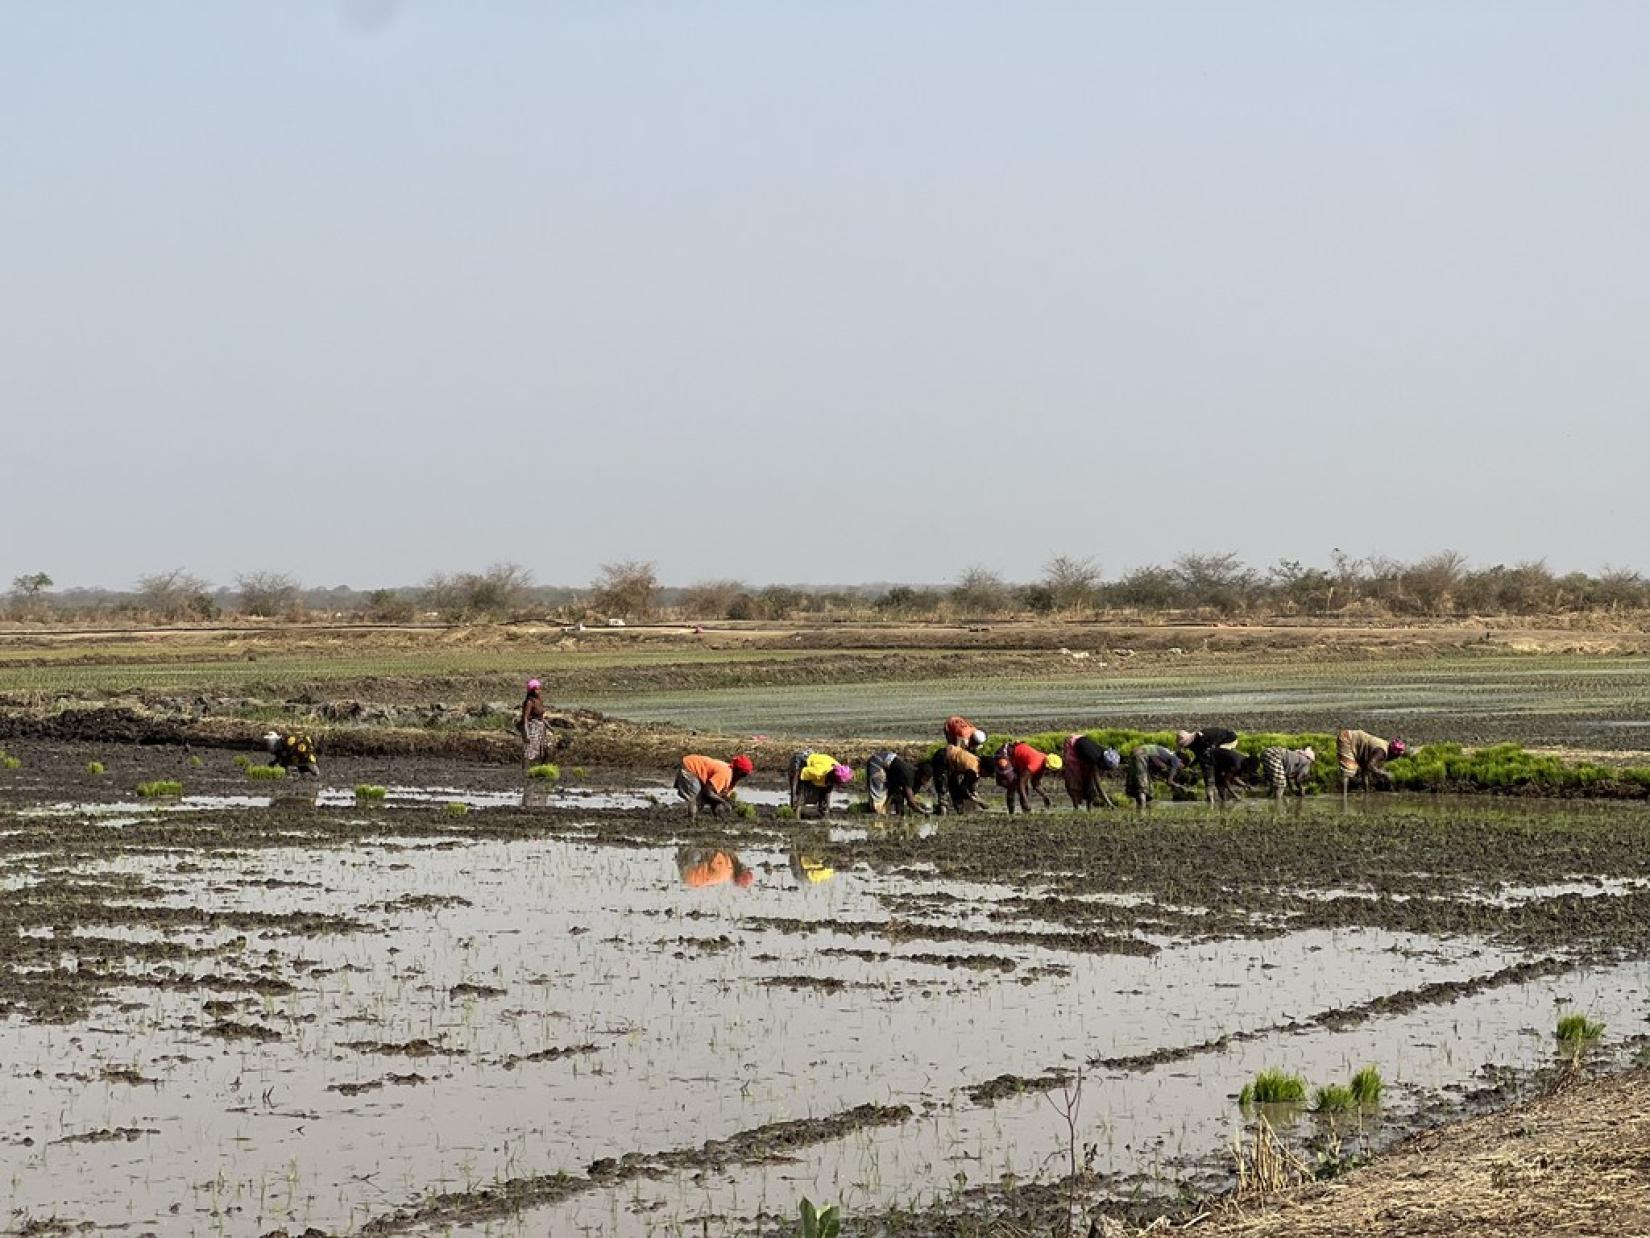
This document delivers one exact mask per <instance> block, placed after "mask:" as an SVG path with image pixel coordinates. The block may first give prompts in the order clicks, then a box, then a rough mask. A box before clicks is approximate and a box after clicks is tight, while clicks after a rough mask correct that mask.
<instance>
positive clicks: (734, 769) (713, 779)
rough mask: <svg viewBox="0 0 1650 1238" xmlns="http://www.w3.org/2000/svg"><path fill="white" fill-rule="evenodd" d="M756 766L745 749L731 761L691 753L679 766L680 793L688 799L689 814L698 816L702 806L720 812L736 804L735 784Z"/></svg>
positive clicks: (714, 813) (716, 812)
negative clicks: (732, 798) (731, 797)
mask: <svg viewBox="0 0 1650 1238" xmlns="http://www.w3.org/2000/svg"><path fill="white" fill-rule="evenodd" d="M755 768H756V766H755V764H754V763H753V762H752V761H751V759H750V758H749V757H748V756H746V755H745V754H744V753H742V752H741V753H740V754H739V755H738V756H736V757H734V758H733V760H731V761H718V760H717V759H716V758H715V757H703V756H700V755H698V754H697V753H690V754H689V755H687V756H685V757H683V758H682V764H681V765H680V766H679V767H678V768H677V770H676V794H677V795H680V796H681V797H682V798H683V799H684V800H686V801H687V806H688V816H690V817H697V816H698V815H699V810H700V809H701V808H708V809H710V811H711V815H712V816H718V815H720V814H721V811H722V809H724V808H731V807H733V804H732V801H731V800H730V799H729V798H728V797H729V796H730V794H731V793H732V791H733V788H734V787H735V786H736V785H738V783H739V780H740V779H741V778H746V777H748V776H749V775H750V772H751V771H752V770H753V769H755Z"/></svg>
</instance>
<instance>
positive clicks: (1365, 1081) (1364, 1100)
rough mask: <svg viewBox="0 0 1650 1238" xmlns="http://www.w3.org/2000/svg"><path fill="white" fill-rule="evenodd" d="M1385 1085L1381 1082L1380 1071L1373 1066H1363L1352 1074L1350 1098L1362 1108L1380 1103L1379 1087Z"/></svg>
mask: <svg viewBox="0 0 1650 1238" xmlns="http://www.w3.org/2000/svg"><path fill="white" fill-rule="evenodd" d="M1384 1086H1385V1085H1384V1084H1383V1083H1382V1082H1381V1072H1380V1071H1379V1070H1377V1069H1376V1068H1375V1067H1373V1066H1365V1067H1364V1068H1363V1069H1362V1070H1360V1071H1358V1072H1357V1073H1356V1074H1354V1075H1353V1076H1352V1099H1353V1100H1355V1101H1357V1102H1358V1104H1359V1105H1360V1106H1361V1107H1363V1108H1366V1109H1367V1108H1370V1107H1371V1106H1374V1105H1378V1104H1380V1103H1381V1089H1382V1088H1383V1087H1384Z"/></svg>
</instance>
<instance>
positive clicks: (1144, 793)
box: [1128, 744, 1184, 809]
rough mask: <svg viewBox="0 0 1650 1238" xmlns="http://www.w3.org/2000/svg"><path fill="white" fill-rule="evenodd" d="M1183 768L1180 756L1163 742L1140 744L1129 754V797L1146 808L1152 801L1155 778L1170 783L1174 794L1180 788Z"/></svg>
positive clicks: (1137, 804)
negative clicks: (1153, 780)
mask: <svg viewBox="0 0 1650 1238" xmlns="http://www.w3.org/2000/svg"><path fill="white" fill-rule="evenodd" d="M1183 768H1184V766H1183V765H1182V763H1181V760H1180V758H1179V757H1177V756H1176V755H1175V754H1174V753H1173V752H1172V751H1170V750H1169V749H1168V748H1165V747H1164V746H1163V745H1162V744H1140V745H1139V746H1137V747H1136V748H1135V750H1134V751H1133V752H1132V753H1130V754H1129V780H1128V793H1129V798H1130V799H1131V800H1133V801H1134V802H1135V805H1136V806H1137V807H1139V808H1141V809H1144V808H1145V807H1146V805H1148V804H1150V803H1151V802H1152V779H1154V778H1161V779H1162V780H1163V781H1164V782H1166V783H1168V784H1169V791H1170V793H1171V794H1172V793H1173V792H1175V791H1177V790H1179V789H1180V771H1181V770H1182V769H1183Z"/></svg>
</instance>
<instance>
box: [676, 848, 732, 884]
mask: <svg viewBox="0 0 1650 1238" xmlns="http://www.w3.org/2000/svg"><path fill="white" fill-rule="evenodd" d="M732 880H733V857H732V856H730V855H729V854H728V853H727V852H726V851H718V852H717V853H716V854H715V855H713V856H711V857H710V859H708V860H706V861H705V862H704V863H702V864H694V865H692V866H690V867H688V868H684V869H683V870H682V884H683V885H685V886H687V887H688V888H689V889H693V890H697V889H700V888H702V887H704V886H719V885H721V884H722V883H723V882H724V881H732Z"/></svg>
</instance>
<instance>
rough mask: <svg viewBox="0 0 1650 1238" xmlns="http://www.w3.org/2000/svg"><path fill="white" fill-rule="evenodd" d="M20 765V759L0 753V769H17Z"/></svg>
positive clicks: (21, 761) (6, 753) (7, 753)
mask: <svg viewBox="0 0 1650 1238" xmlns="http://www.w3.org/2000/svg"><path fill="white" fill-rule="evenodd" d="M22 764H23V758H22V757H14V756H12V754H11V753H9V752H0V769H17V768H19V767H20V766H21V765H22Z"/></svg>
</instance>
